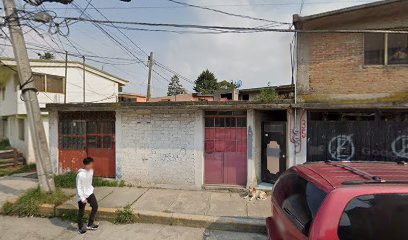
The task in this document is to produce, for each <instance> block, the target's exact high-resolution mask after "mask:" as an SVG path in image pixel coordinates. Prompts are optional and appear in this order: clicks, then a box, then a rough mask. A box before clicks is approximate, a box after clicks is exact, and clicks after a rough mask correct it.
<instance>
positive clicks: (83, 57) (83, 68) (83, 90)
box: [82, 56, 85, 103]
mask: <svg viewBox="0 0 408 240" xmlns="http://www.w3.org/2000/svg"><path fill="white" fill-rule="evenodd" d="M82 85H83V86H82V94H83V99H84V103H85V56H82Z"/></svg>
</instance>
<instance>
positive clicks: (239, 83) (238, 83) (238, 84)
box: [235, 80, 242, 88]
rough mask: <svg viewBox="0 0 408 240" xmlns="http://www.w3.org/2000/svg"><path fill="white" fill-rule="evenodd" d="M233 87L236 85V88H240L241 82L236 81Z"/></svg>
mask: <svg viewBox="0 0 408 240" xmlns="http://www.w3.org/2000/svg"><path fill="white" fill-rule="evenodd" d="M235 85H237V88H240V87H241V86H242V81H241V80H238V81H237V82H236V83H235Z"/></svg>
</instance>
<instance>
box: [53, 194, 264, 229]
mask: <svg viewBox="0 0 408 240" xmlns="http://www.w3.org/2000/svg"><path fill="white" fill-rule="evenodd" d="M65 191H66V192H67V193H70V194H72V193H74V192H75V190H74V189H67V190H65ZM95 196H96V198H97V199H98V204H99V215H98V216H99V218H102V219H104V220H108V219H109V218H110V220H111V219H112V218H114V216H112V215H114V214H115V210H116V209H118V208H122V207H125V206H126V205H128V204H129V205H131V208H132V209H133V211H134V213H135V215H137V216H138V217H139V218H140V222H150V223H162V224H169V225H182V226H190V227H191V226H196V227H206V228H209V229H218V230H231V231H243V232H259V231H260V232H265V218H266V217H268V216H270V215H271V208H270V198H269V197H268V199H267V200H255V201H248V200H246V199H243V198H242V196H240V194H239V193H236V192H229V191H186V190H171V189H149V188H136V187H123V188H110V187H100V188H95ZM76 209H77V201H76V198H75V197H73V198H71V199H70V200H68V201H67V202H66V203H64V204H62V205H61V206H59V207H57V209H56V212H57V213H56V214H57V215H58V214H62V213H65V212H68V211H71V212H73V211H74V210H76Z"/></svg>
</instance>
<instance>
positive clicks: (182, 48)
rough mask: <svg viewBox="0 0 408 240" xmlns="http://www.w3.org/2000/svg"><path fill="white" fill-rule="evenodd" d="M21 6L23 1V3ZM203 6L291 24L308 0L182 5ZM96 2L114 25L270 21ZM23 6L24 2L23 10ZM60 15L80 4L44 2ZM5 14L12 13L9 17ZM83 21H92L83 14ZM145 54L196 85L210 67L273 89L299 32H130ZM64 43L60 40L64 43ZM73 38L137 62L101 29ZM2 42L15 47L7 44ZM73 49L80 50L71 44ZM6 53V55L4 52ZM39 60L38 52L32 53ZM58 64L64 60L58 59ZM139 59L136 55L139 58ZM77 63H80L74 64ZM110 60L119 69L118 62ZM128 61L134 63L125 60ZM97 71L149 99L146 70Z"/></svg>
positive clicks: (149, 0)
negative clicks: (123, 23) (118, 23)
mask: <svg viewBox="0 0 408 240" xmlns="http://www.w3.org/2000/svg"><path fill="white" fill-rule="evenodd" d="M17 1H20V2H21V0H17ZM179 1H181V2H188V3H191V4H195V5H201V6H206V7H210V8H215V9H219V10H223V11H227V12H231V13H235V14H244V15H249V16H253V17H258V18H264V19H270V20H276V21H283V22H291V20H292V15H293V14H295V13H299V11H300V5H301V1H295V0H188V1H187V0H179ZM74 2H75V3H76V4H78V5H80V6H81V7H85V6H86V5H87V0H75V1H74ZM368 2H373V1H361V0H357V1H351V0H348V1H347V0H340V1H333V0H305V1H304V6H303V8H302V13H301V15H310V14H315V13H319V12H324V11H328V10H334V9H338V8H343V7H348V6H353V5H359V4H364V3H368ZM92 4H93V5H94V6H95V7H96V8H98V9H99V10H100V11H101V12H102V13H103V14H105V15H106V16H107V17H108V18H109V19H110V20H119V21H139V22H155V23H179V24H201V25H222V26H245V27H253V26H261V25H265V24H267V23H265V22H262V21H254V20H249V19H242V18H237V17H232V16H227V15H223V14H219V13H214V12H210V11H206V10H202V9H197V8H191V7H183V6H180V5H177V4H175V3H172V2H169V1H167V0H132V2H130V3H126V2H120V1H119V0H116V1H115V0H93V1H92ZM21 6H22V5H21V4H20V7H21ZM44 6H45V7H46V8H47V9H50V10H53V11H55V12H56V13H57V15H58V16H75V17H78V16H79V14H80V13H79V12H78V10H77V9H75V8H73V6H67V7H66V6H64V5H60V4H49V3H47V4H44ZM86 13H88V14H89V15H91V16H92V17H93V18H95V19H103V17H102V16H101V15H99V13H98V12H96V10H94V9H93V8H92V7H91V6H88V8H87V10H86ZM3 14H4V13H3ZM82 17H86V16H84V15H82ZM105 28H106V29H109V31H110V32H111V33H113V34H114V35H116V36H118V37H120V39H121V41H123V44H126V45H128V46H131V49H132V52H133V53H134V54H135V55H137V57H138V58H140V59H143V60H147V56H146V55H145V54H144V53H143V52H142V51H140V50H139V49H137V48H136V47H135V46H134V45H133V44H132V43H130V42H129V40H127V39H126V38H125V37H124V36H123V35H121V33H119V32H118V31H117V30H116V29H113V28H108V27H105ZM122 31H123V32H124V33H125V34H126V35H127V36H128V37H129V38H130V39H131V40H132V41H133V42H134V43H136V44H137V45H138V46H140V47H141V48H142V49H143V51H144V52H146V53H149V52H150V51H153V52H154V55H155V59H156V60H157V61H159V62H160V63H162V64H164V65H166V66H167V67H169V68H171V69H172V70H174V71H176V72H178V73H180V74H182V75H183V76H185V77H187V78H188V79H191V80H195V79H196V78H197V76H198V75H199V74H200V73H201V71H203V70H204V69H207V68H208V69H209V70H210V71H212V72H214V73H215V75H216V77H217V78H218V79H219V80H234V81H237V80H241V81H242V82H243V85H242V87H241V88H251V87H262V86H266V85H267V84H268V82H269V83H270V84H271V85H281V84H289V83H290V77H291V71H290V50H289V45H290V41H291V39H292V35H293V34H289V33H249V34H243V33H237V34H231V33H228V34H215V35H203V34H176V33H163V32H146V31H130V30H122ZM45 37H46V41H47V42H48V44H49V45H51V46H53V47H54V48H55V49H62V46H59V47H57V46H56V45H55V44H54V43H53V42H52V40H51V38H50V37H52V39H53V40H54V41H55V42H58V41H59V39H60V40H61V41H62V42H63V43H67V40H66V39H65V38H64V37H62V36H57V35H52V36H45ZM58 38H59V39H58ZM68 39H69V40H70V41H71V42H72V43H73V44H75V46H76V47H77V49H78V51H79V52H81V53H84V54H88V55H101V56H110V57H119V58H130V56H129V55H128V54H127V53H125V52H124V51H123V50H121V49H120V47H118V45H117V44H115V43H113V42H112V41H111V40H110V39H109V38H108V37H107V36H105V35H104V34H103V33H102V32H101V31H100V30H98V29H97V28H96V27H94V26H93V25H91V24H90V23H77V24H74V25H72V26H71V27H70V34H69V36H68ZM26 40H27V42H31V43H34V42H36V43H37V44H41V45H43V46H49V45H47V43H45V42H44V40H43V39H41V38H40V37H38V35H37V34H35V32H33V31H31V32H29V33H27V36H26ZM1 42H7V41H6V40H4V39H2V40H1ZM63 47H65V48H66V49H67V50H68V51H70V52H74V53H76V52H77V50H75V49H73V47H71V46H69V45H68V44H65V45H64V46H63ZM3 50H4V51H3ZM1 52H3V54H2V55H3V56H11V52H10V49H4V47H3V46H0V53H1ZM31 56H32V57H35V53H31ZM57 58H58V59H62V58H63V56H60V55H58V56H57ZM133 58H134V57H133ZM71 59H72V60H80V59H78V58H74V57H72V58H71ZM103 61H105V62H111V63H118V62H116V61H111V60H109V61H108V60H103ZM119 63H120V64H122V63H127V62H123V61H121V62H119ZM89 64H92V65H93V66H95V67H98V68H103V69H104V70H105V71H108V72H110V73H112V74H115V75H118V76H120V77H122V78H124V79H127V80H129V81H130V84H129V85H128V86H127V87H126V88H125V91H126V92H135V93H143V94H145V93H146V82H147V68H146V67H144V66H143V65H142V64H138V63H133V64H128V65H111V64H109V63H104V64H102V63H96V62H89ZM154 68H155V71H156V72H158V73H159V74H160V75H161V76H162V77H164V78H166V79H170V77H171V75H172V74H171V73H170V72H168V71H166V70H163V69H161V68H160V67H157V66H156V67H154ZM161 76H158V75H157V74H156V73H154V78H153V91H154V92H153V95H154V96H162V95H165V94H166V92H167V84H168V82H166V80H164V79H163V78H162V77H161ZM182 84H183V85H184V87H185V88H187V89H188V90H190V91H192V85H191V84H190V83H188V82H186V81H182Z"/></svg>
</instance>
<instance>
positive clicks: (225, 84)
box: [218, 80, 237, 90]
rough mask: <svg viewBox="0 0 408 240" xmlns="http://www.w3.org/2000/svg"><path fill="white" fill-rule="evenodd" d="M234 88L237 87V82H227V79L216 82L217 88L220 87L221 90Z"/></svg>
mask: <svg viewBox="0 0 408 240" xmlns="http://www.w3.org/2000/svg"><path fill="white" fill-rule="evenodd" d="M236 88H237V84H236V83H234V82H233V81H231V82H229V81H227V80H223V81H221V82H219V83H218V89H221V90H229V89H236Z"/></svg>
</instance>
